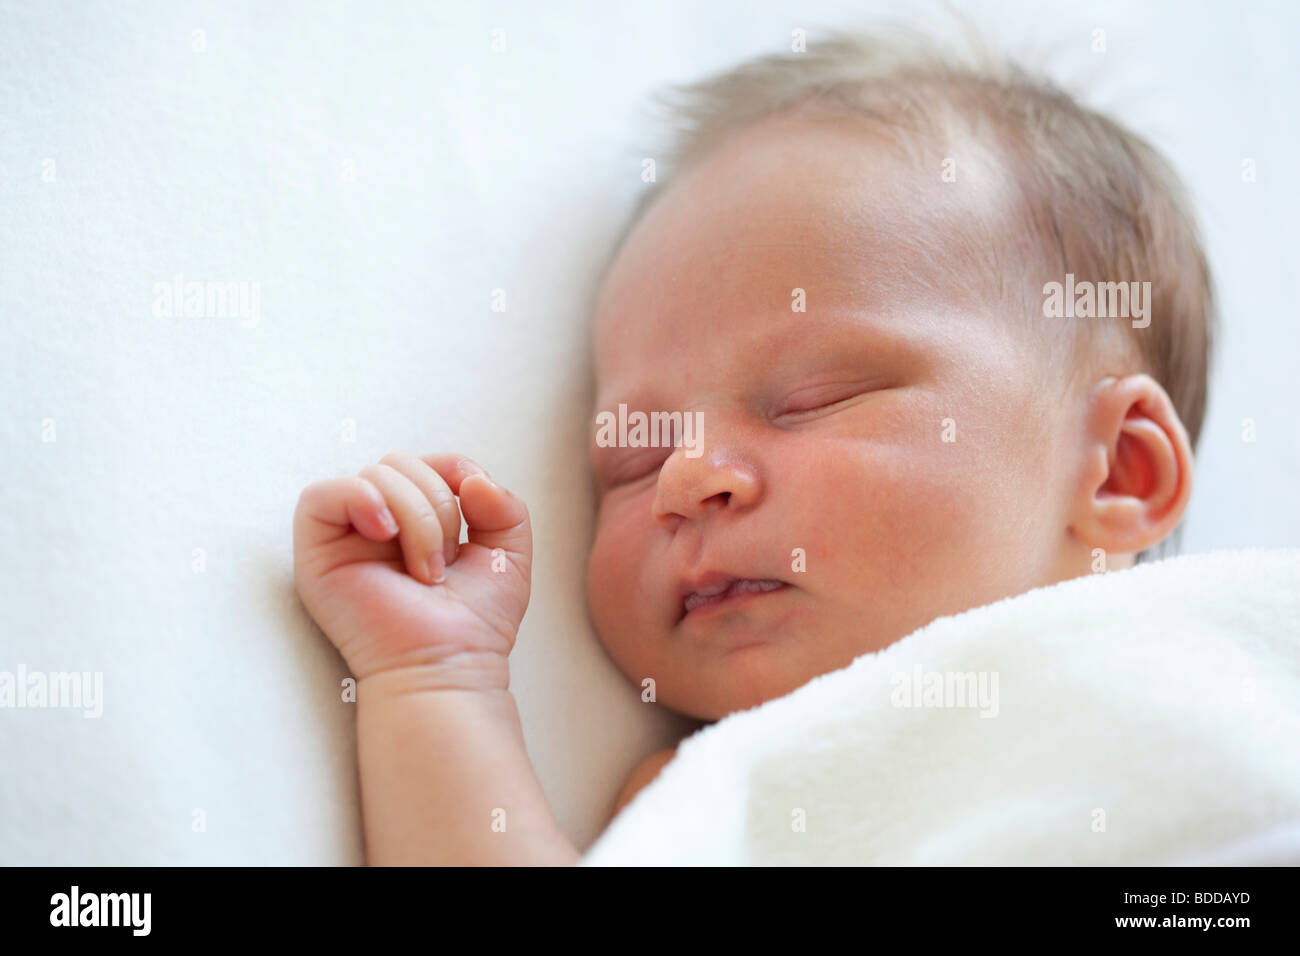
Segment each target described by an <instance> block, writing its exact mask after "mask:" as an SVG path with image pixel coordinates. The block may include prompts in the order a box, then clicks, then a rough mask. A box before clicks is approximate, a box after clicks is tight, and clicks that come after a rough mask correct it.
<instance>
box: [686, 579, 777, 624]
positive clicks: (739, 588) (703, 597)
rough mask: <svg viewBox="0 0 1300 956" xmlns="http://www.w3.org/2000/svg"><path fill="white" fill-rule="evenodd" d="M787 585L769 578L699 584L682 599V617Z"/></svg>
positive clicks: (738, 601)
mask: <svg viewBox="0 0 1300 956" xmlns="http://www.w3.org/2000/svg"><path fill="white" fill-rule="evenodd" d="M786 587H789V585H788V584H786V583H785V582H784V581H775V580H772V579H770V578H761V579H756V578H727V579H722V580H717V581H715V582H714V583H711V584H708V585H699V586H696V587H695V588H693V589H691V590H690V591H688V593H687V594H686V596H685V598H684V600H683V601H682V617H683V618H684V617H686V616H687V615H689V614H691V613H693V612H695V613H703V611H702V610H701V609H709V608H713V607H715V606H718V605H722V604H726V605H728V606H731V605H738V604H739V603H740V602H742V601H748V600H752V599H753V596H754V595H758V594H767V593H770V592H772V591H779V590H781V589H783V588H786Z"/></svg>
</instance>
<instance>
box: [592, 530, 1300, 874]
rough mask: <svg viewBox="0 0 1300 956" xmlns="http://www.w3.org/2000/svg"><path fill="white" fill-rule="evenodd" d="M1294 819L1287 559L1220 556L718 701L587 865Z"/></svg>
mask: <svg viewBox="0 0 1300 956" xmlns="http://www.w3.org/2000/svg"><path fill="white" fill-rule="evenodd" d="M963 692H964V693H963ZM1297 823H1300V550H1275V551H1262V550H1249V551H1222V552H1216V553H1211V554H1205V555H1194V556H1187V557H1182V558H1176V559H1173V560H1169V561H1164V562H1160V563H1156V564H1152V565H1146V566H1139V567H1137V568H1134V569H1132V570H1127V571H1119V572H1111V573H1107V574H1097V575H1093V576H1090V577H1086V578H1080V579H1076V580H1074V581H1068V582H1065V583H1063V584H1059V585H1056V586H1053V587H1049V588H1042V589H1039V590H1036V591H1032V592H1030V593H1028V594H1023V595H1020V596H1018V597H1015V598H1011V599H1008V600H1005V601H1000V602H998V603H996V604H992V605H989V606H986V607H982V608H976V609H974V610H971V611H968V612H966V613H964V614H959V615H956V616H952V617H946V618H940V619H939V620H937V621H934V622H933V623H931V624H930V625H928V626H926V627H924V628H922V629H921V630H919V631H916V632H915V633H913V634H911V635H909V636H908V637H906V638H904V639H903V640H900V641H897V642H895V643H894V644H893V645H891V646H889V647H887V648H885V649H884V650H882V651H880V652H879V653H874V654H867V655H864V656H862V657H859V658H858V659H857V660H855V661H854V662H853V663H852V664H850V665H849V666H848V667H846V668H844V669H842V670H839V671H836V672H834V673H831V674H825V675H823V676H821V677H818V678H816V679H814V680H813V681H811V682H810V683H808V684H805V685H804V686H803V687H801V688H799V689H798V690H796V691H794V692H793V693H791V694H789V695H787V696H786V697H783V698H780V699H778V700H774V701H769V702H767V703H765V704H763V705H762V706H760V707H756V708H754V709H752V710H748V711H745V712H742V713H738V714H733V715H731V716H730V717H727V718H726V719H724V720H722V721H719V722H718V723H717V724H714V725H712V726H710V727H707V728H705V729H703V730H701V731H700V732H698V733H697V734H695V735H694V736H693V737H691V738H689V739H688V740H686V741H684V742H683V743H682V744H681V746H680V747H679V748H678V751H677V756H676V757H675V758H674V759H673V761H672V762H671V763H669V764H668V765H667V766H666V767H665V768H664V769H663V771H662V772H661V773H660V775H659V777H658V778H657V779H656V780H655V781H654V782H653V783H652V784H651V785H650V786H648V787H646V788H645V789H644V790H642V791H641V793H640V794H638V795H637V797H636V799H635V800H633V802H632V803H631V804H630V805H629V806H628V807H627V808H626V809H625V810H624V811H623V813H622V814H621V815H620V816H619V817H617V818H616V819H615V820H614V822H613V823H612V824H611V826H610V827H609V829H608V830H607V831H606V832H605V833H604V834H603V835H602V836H601V837H600V839H598V840H597V841H596V842H595V843H594V844H593V845H592V846H591V848H590V849H589V850H588V853H587V855H586V856H585V857H584V859H583V864H584V865H620V864H719V865H741V864H758V865H764V864H1124V865H1127V864H1182V863H1195V862H1233V863H1251V862H1259V863H1263V862H1269V863H1273V862H1283V861H1289V862H1293V863H1295V862H1300V855H1298V854H1300V851H1298V850H1297V847H1300V841H1297V840H1296V838H1295V832H1296V831H1295V824H1297ZM1279 857H1280V858H1282V859H1279Z"/></svg>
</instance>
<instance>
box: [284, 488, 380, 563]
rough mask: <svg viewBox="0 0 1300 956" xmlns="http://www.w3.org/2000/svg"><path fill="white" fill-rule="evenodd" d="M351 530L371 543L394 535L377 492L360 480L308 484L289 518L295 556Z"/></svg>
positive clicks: (336, 538) (334, 539) (327, 542)
mask: <svg viewBox="0 0 1300 956" xmlns="http://www.w3.org/2000/svg"><path fill="white" fill-rule="evenodd" d="M351 528H355V529H356V530H357V532H358V533H359V534H360V535H361V536H362V537H364V538H369V539H370V540H371V541H387V540H389V539H390V538H392V537H393V535H395V534H397V530H398V529H397V521H396V519H395V518H394V517H393V514H392V512H390V511H389V510H388V506H387V504H386V503H385V502H384V496H383V495H382V494H380V492H379V489H378V488H376V487H375V486H374V485H372V484H371V483H370V482H368V481H366V480H365V479H364V478H357V477H348V478H330V479H328V480H326V481H318V482H315V483H313V484H310V485H308V486H307V487H306V488H305V489H303V492H302V494H301V495H299V497H298V507H297V508H296V509H295V511H294V515H293V547H294V554H295V555H303V554H305V553H306V552H308V551H310V550H312V549H313V548H316V547H318V546H320V545H323V544H329V543H330V542H332V541H337V540H338V539H339V538H341V537H343V536H344V535H346V534H348V533H349V531H350V529H351Z"/></svg>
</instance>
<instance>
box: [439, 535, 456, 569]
mask: <svg viewBox="0 0 1300 956" xmlns="http://www.w3.org/2000/svg"><path fill="white" fill-rule="evenodd" d="M459 551H460V545H459V544H458V543H457V542H455V541H452V540H451V539H450V538H448V539H447V541H446V542H444V544H443V546H442V556H443V561H444V562H445V563H446V564H451V562H453V561H455V560H456V555H457V554H458V553H459Z"/></svg>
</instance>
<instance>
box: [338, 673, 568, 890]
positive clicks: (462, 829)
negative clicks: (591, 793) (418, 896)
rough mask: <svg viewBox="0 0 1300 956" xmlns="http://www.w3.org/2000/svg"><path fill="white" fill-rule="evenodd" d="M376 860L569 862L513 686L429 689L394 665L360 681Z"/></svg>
mask: <svg viewBox="0 0 1300 956" xmlns="http://www.w3.org/2000/svg"><path fill="white" fill-rule="evenodd" d="M357 707H358V711H357V750H358V755H357V759H358V762H359V764H360V770H361V804H362V813H363V816H364V820H365V837H366V862H367V863H369V864H371V865H381V866H386V865H453V866H454V865H470V866H498V865H544V866H545V865H569V864H572V863H576V862H577V861H578V860H579V859H580V854H579V853H578V852H577V850H576V849H575V848H574V847H573V845H572V844H571V843H570V842H569V840H568V838H567V837H565V835H564V834H563V833H562V832H561V831H560V828H559V826H558V825H557V824H556V821H555V817H554V815H553V814H552V812H551V808H550V806H549V805H548V804H547V802H546V797H545V795H544V794H543V793H542V788H541V784H540V783H539V782H538V780H537V775H536V773H535V771H534V770H533V766H532V762H531V761H530V760H529V758H528V752H527V750H526V749H525V748H524V737H523V728H522V726H521V724H520V721H519V711H518V708H517V707H516V706H515V700H514V697H513V696H512V695H511V694H510V692H509V691H508V690H505V689H490V690H446V689H429V688H428V687H427V682H425V681H422V680H421V678H420V676H419V675H412V674H410V673H405V672H388V673H383V674H376V675H374V676H372V677H366V678H363V679H362V680H361V681H360V683H359V684H358V686H357Z"/></svg>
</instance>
